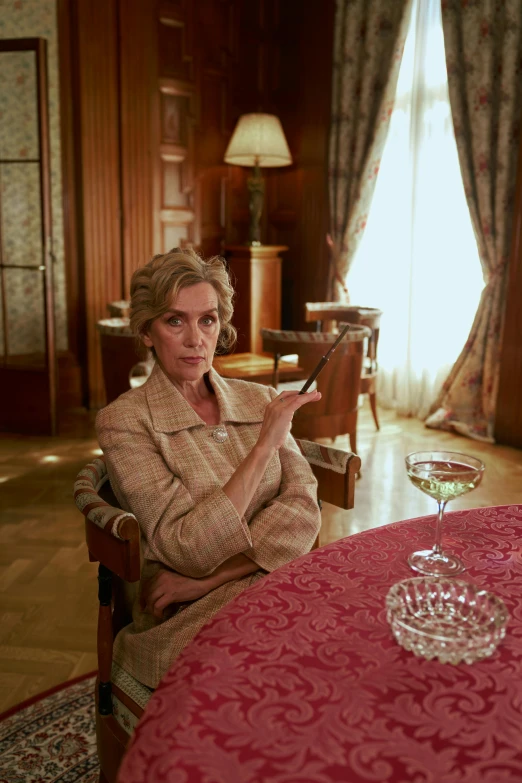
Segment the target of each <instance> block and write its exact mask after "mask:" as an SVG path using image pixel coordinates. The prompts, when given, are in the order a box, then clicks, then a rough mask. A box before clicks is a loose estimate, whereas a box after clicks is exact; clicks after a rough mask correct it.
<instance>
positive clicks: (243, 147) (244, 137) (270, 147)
mask: <svg viewBox="0 0 522 783" xmlns="http://www.w3.org/2000/svg"><path fill="white" fill-rule="evenodd" d="M225 163H231V164H232V165H235V166H252V167H253V171H252V176H250V177H249V178H248V180H247V184H248V191H249V194H250V198H249V209H250V230H249V237H248V243H249V244H250V245H260V244H261V227H260V225H259V221H260V218H261V213H262V212H263V198H264V194H265V183H264V181H263V177H262V176H261V168H264V167H267V168H269V167H273V168H274V167H276V166H290V164H291V163H292V156H291V154H290V150H289V149H288V144H287V143H286V139H285V134H284V132H283V128H282V125H281V122H280V121H279V118H278V117H276V116H275V115H274V114H260V113H255V114H242V115H241V117H240V118H239V120H238V121H237V125H236V127H235V129H234V133H233V134H232V138H231V139H230V142H229V144H228V147H227V149H226V152H225Z"/></svg>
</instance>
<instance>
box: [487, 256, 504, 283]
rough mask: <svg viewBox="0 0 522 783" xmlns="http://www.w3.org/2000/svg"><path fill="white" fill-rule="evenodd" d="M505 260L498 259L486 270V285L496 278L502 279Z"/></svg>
mask: <svg viewBox="0 0 522 783" xmlns="http://www.w3.org/2000/svg"><path fill="white" fill-rule="evenodd" d="M506 267H507V262H506V261H499V262H498V264H497V265H496V266H494V267H493V268H492V269H488V270H487V276H486V285H490V284H491V283H494V282H496V280H497V279H502V277H503V276H504V272H505V271H506Z"/></svg>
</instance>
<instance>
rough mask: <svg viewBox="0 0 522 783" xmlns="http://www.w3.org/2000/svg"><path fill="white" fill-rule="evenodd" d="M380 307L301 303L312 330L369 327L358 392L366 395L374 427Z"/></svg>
mask: <svg viewBox="0 0 522 783" xmlns="http://www.w3.org/2000/svg"><path fill="white" fill-rule="evenodd" d="M381 315H382V310H378V309H377V308H376V307H357V306H355V305H343V304H342V303H341V302H307V303H306V304H305V320H306V321H307V323H310V322H313V321H315V323H316V330H317V331H318V332H321V331H330V330H331V328H332V326H333V325H337V326H339V328H341V324H344V323H349V324H357V325H362V326H367V327H368V328H369V329H370V330H371V335H370V339H369V340H368V348H367V351H366V356H365V359H364V362H363V370H362V377H361V394H368V396H369V398H370V407H371V409H372V415H373V420H374V422H375V426H376V428H377V429H380V427H379V417H378V415H377V388H376V387H377V372H378V365H377V346H378V344H379V332H380V326H381Z"/></svg>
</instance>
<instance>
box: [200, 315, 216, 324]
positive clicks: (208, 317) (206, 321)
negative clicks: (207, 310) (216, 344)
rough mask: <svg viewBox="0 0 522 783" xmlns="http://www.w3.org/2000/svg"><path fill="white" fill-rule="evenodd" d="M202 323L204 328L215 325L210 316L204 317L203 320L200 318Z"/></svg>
mask: <svg viewBox="0 0 522 783" xmlns="http://www.w3.org/2000/svg"><path fill="white" fill-rule="evenodd" d="M202 322H203V324H204V325H205V326H211V325H212V324H213V323H215V319H214V318H212V316H210V315H206V316H205V317H204V318H202Z"/></svg>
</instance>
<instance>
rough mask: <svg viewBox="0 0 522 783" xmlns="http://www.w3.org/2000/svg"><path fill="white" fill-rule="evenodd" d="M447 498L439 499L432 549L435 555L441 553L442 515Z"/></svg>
mask: <svg viewBox="0 0 522 783" xmlns="http://www.w3.org/2000/svg"><path fill="white" fill-rule="evenodd" d="M447 502H448V501H447V500H439V513H438V516H437V526H436V528H435V546H434V547H433V551H434V552H435V554H436V555H441V554H442V545H441V541H442V518H443V516H444V509H445V508H446V503H447Z"/></svg>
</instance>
